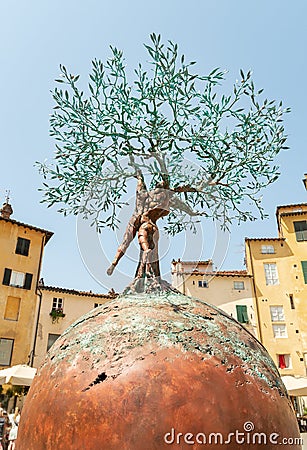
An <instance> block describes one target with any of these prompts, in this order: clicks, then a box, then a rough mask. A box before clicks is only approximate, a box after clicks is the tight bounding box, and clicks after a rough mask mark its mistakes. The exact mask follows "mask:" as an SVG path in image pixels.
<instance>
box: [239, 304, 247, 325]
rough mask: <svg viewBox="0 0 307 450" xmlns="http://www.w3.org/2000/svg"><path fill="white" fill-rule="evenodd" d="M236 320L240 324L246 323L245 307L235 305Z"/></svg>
mask: <svg viewBox="0 0 307 450" xmlns="http://www.w3.org/2000/svg"><path fill="white" fill-rule="evenodd" d="M236 310H237V318H238V322H240V323H248V315H247V306H246V305H236Z"/></svg>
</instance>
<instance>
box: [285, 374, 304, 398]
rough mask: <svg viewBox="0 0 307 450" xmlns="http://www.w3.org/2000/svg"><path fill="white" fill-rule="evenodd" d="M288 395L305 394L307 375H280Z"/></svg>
mask: <svg viewBox="0 0 307 450" xmlns="http://www.w3.org/2000/svg"><path fill="white" fill-rule="evenodd" d="M281 379H282V381H283V383H284V385H285V386H286V389H287V391H288V394H289V395H293V396H298V397H299V396H304V395H306V396H307V377H294V376H292V375H285V376H284V377H281Z"/></svg>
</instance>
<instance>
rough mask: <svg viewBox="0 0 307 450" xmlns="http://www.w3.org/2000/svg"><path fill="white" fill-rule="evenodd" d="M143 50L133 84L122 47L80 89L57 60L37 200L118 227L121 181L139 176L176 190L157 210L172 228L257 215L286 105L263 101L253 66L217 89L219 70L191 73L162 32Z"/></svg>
mask: <svg viewBox="0 0 307 450" xmlns="http://www.w3.org/2000/svg"><path fill="white" fill-rule="evenodd" d="M145 48H146V50H147V52H148V57H147V59H148V60H147V61H146V63H145V65H142V64H139V66H138V67H137V69H136V70H135V71H134V73H135V80H134V81H133V82H129V80H128V76H127V71H126V67H125V59H124V57H123V52H122V51H120V50H118V49H117V48H115V47H111V57H110V58H109V59H108V60H107V61H106V62H105V63H103V62H102V61H100V60H97V59H95V60H94V61H93V62H92V72H91V73H90V75H89V83H88V91H87V92H86V93H85V92H84V90H82V89H81V88H79V87H78V80H79V75H73V74H71V73H69V71H68V70H67V69H66V67H64V66H63V65H61V66H60V70H61V77H60V79H58V80H56V81H57V82H58V83H60V84H61V85H60V87H56V88H55V89H54V91H53V99H54V101H55V106H54V111H53V114H52V115H51V119H50V131H51V136H54V138H55V140H56V141H57V143H56V152H55V156H54V161H53V162H52V163H51V164H49V165H48V164H47V163H39V166H40V171H41V173H42V174H43V175H44V177H45V182H44V184H43V185H44V187H43V189H42V190H43V191H44V198H43V201H44V202H46V203H47V204H48V206H51V205H53V204H61V207H60V212H62V213H64V214H67V213H73V214H79V213H81V214H83V215H84V216H86V217H90V218H91V219H92V220H93V222H94V223H95V224H96V225H97V226H98V228H103V227H105V226H108V227H111V228H115V227H116V226H117V225H118V212H119V211H118V210H119V209H120V208H122V207H123V205H124V204H125V202H124V200H123V198H124V194H125V193H126V192H127V189H128V181H129V179H131V178H137V177H138V176H140V174H141V176H143V177H144V179H146V183H148V186H149V189H150V188H154V187H155V186H156V185H157V184H158V183H161V182H164V186H166V188H167V189H169V190H170V192H171V193H172V195H173V196H175V197H176V198H178V202H177V203H176V201H175V202H173V203H172V205H173V206H172V208H171V211H170V213H169V214H168V215H167V217H166V218H164V221H165V227H164V228H165V230H166V231H167V232H169V233H171V234H175V233H177V232H179V231H181V230H182V229H184V228H186V227H188V226H189V227H190V226H191V225H192V224H193V221H195V220H197V216H199V215H205V216H208V217H209V216H211V217H213V218H215V219H219V220H222V222H223V223H224V224H225V225H226V226H227V225H228V224H229V223H231V221H232V220H233V219H238V220H239V221H240V220H243V221H246V220H248V219H251V220H253V219H255V218H256V217H257V216H258V215H259V213H260V216H261V217H263V216H264V211H263V208H262V206H261V191H262V189H263V188H265V187H266V186H267V185H269V184H270V183H272V182H274V181H275V180H276V179H277V178H278V175H279V173H278V167H276V165H275V164H274V160H275V158H276V155H277V154H278V153H279V152H280V150H281V149H282V148H286V147H284V146H285V141H286V136H285V134H284V126H283V114H284V113H285V112H288V111H289V110H288V109H283V106H282V103H281V102H280V103H276V102H275V101H274V100H273V101H268V100H267V99H262V100H261V98H262V95H261V94H262V91H263V90H258V91H257V90H256V88H255V86H254V83H253V81H252V78H251V72H247V73H243V71H242V70H241V71H240V77H239V78H240V79H239V80H237V81H236V82H235V83H234V85H233V87H232V88H230V92H229V93H228V94H222V93H221V84H222V83H223V81H224V80H225V71H222V70H220V69H214V70H212V71H211V73H209V74H208V75H198V74H197V73H195V72H194V70H193V69H194V65H195V62H186V60H185V57H184V56H183V55H182V56H181V55H179V53H178V47H177V45H176V44H174V43H172V42H170V41H169V42H167V43H166V44H164V43H163V42H162V41H161V38H160V36H159V35H155V34H152V35H151V36H150V44H149V45H145ZM79 83H80V82H79ZM63 85H65V86H63Z"/></svg>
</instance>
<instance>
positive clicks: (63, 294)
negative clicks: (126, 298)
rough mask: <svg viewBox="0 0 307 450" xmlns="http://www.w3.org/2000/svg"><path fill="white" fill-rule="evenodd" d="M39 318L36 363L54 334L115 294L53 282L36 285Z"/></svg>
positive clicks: (56, 334) (57, 335)
mask: <svg viewBox="0 0 307 450" xmlns="http://www.w3.org/2000/svg"><path fill="white" fill-rule="evenodd" d="M38 293H39V302H40V307H39V310H40V312H39V320H38V329H37V335H36V340H35V355H34V361H33V366H34V367H39V366H40V365H41V364H42V362H43V361H44V359H45V356H46V353H47V351H48V350H49V349H50V347H51V345H52V344H53V343H54V342H55V341H56V340H57V338H58V337H59V336H60V335H61V334H62V333H63V332H64V331H65V330H66V328H68V327H69V325H71V324H72V323H73V322H75V321H76V320H77V319H78V318H79V317H81V316H83V315H84V314H86V313H87V312H89V311H91V310H92V309H93V308H96V307H98V306H101V305H103V304H105V303H106V302H108V301H110V300H112V299H113V298H115V297H116V294H115V293H114V294H112V293H111V294H95V293H93V292H82V291H77V290H74V289H65V288H61V287H54V286H41V285H40V286H39V289H38Z"/></svg>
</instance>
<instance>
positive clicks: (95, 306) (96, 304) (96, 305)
mask: <svg viewBox="0 0 307 450" xmlns="http://www.w3.org/2000/svg"><path fill="white" fill-rule="evenodd" d="M102 305H104V303H94V308H98V307H99V306H102Z"/></svg>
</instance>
